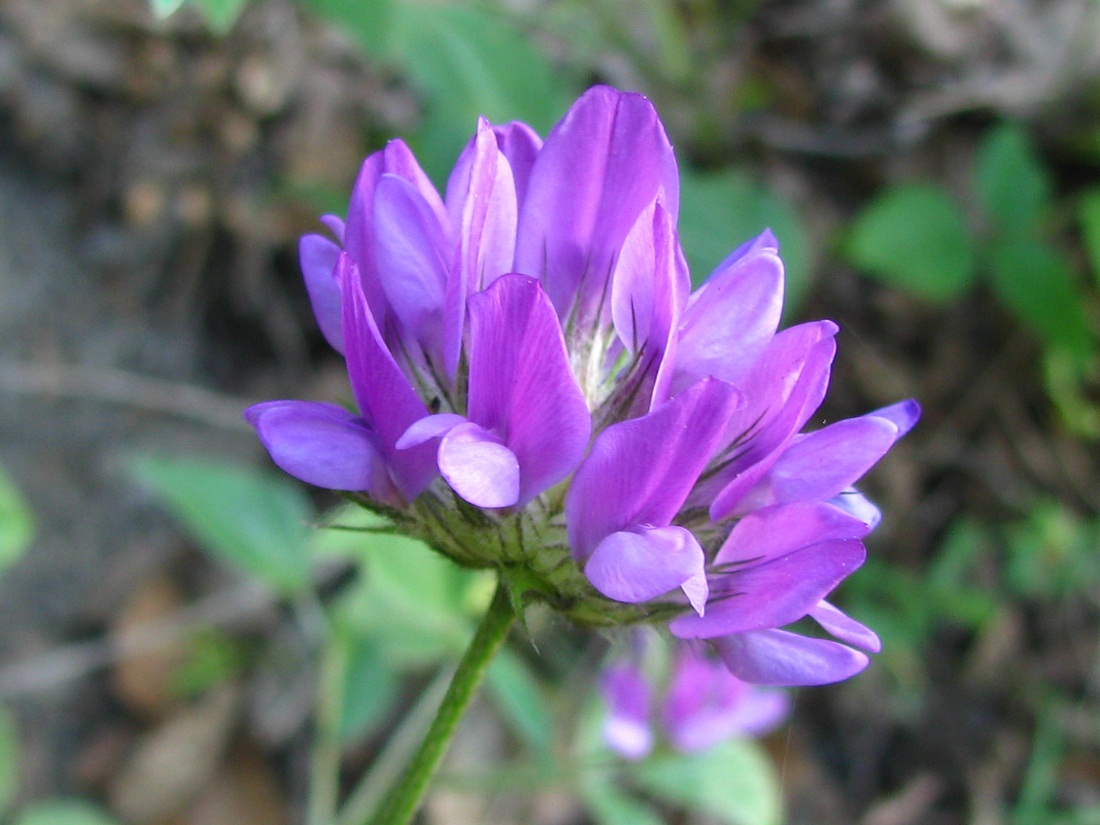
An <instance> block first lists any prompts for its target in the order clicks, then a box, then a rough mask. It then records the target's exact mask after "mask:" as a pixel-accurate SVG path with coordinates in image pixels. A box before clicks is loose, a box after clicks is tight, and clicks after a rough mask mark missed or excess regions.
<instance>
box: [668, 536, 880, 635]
mask: <svg viewBox="0 0 1100 825" xmlns="http://www.w3.org/2000/svg"><path fill="white" fill-rule="evenodd" d="M866 556H867V554H866V551H865V550H864V549H863V545H862V544H860V543H859V542H858V541H826V542H822V543H821V544H814V545H811V546H810V547H806V548H804V549H802V550H798V551H796V552H794V553H790V554H788V555H786V556H782V557H780V558H778V559H775V560H774V561H769V562H766V563H765V564H756V565H752V566H749V567H744V568H740V569H735V570H733V571H732V572H730V573H728V574H726V575H724V576H722V577H720V578H717V579H712V582H711V598H710V601H709V602H708V603H707V612H706V615H704V616H695V615H692V614H690V613H689V614H686V615H683V616H678V617H677V618H675V619H673V620H672V621H671V622H670V623H669V630H671V631H672V634H673V635H674V636H678V637H679V638H681V639H713V638H715V637H717V636H726V635H728V634H730V633H742V632H744V631H746V630H764V629H767V628H772V627H781V626H782V625H786V624H790V623H791V622H796V621H798V620H799V619H801V618H802V617H803V616H805V615H806V614H807V613H809V612H810V610H811V609H813V608H814V607H815V606H816V605H817V604H818V602H820V601H821V600H822V599H823V598H824V597H825V596H826V595H828V594H829V593H831V592H832V591H833V590H834V589H835V588H836V586H837V585H838V584H840V583H841V582H842V581H843V580H844V579H845V577H847V576H848V575H849V574H850V573H851V572H852V571H854V570H856V569H857V568H858V567H859V566H860V565H861V564H863V561H864V559H865V558H866Z"/></svg>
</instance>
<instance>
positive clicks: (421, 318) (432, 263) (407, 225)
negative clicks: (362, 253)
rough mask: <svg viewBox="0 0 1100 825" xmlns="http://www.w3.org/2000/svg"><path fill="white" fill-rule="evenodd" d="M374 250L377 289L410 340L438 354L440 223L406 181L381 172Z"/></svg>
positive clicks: (443, 253)
mask: <svg viewBox="0 0 1100 825" xmlns="http://www.w3.org/2000/svg"><path fill="white" fill-rule="evenodd" d="M374 229H375V232H376V233H377V234H376V237H375V254H376V255H377V262H378V268H379V272H380V273H384V277H382V278H381V284H382V291H383V292H384V293H385V295H386V300H387V301H388V302H389V306H390V308H391V310H392V311H393V313H394V315H396V316H397V318H398V319H399V320H400V321H401V324H402V325H403V327H404V329H405V330H408V331H409V333H410V334H411V335H412V337H413V339H414V340H417V341H419V342H420V343H421V345H422V346H423V347H424V348H425V349H426V350H427V351H429V352H436V353H439V354H440V355H441V354H442V345H443V342H442V340H441V333H442V324H443V299H444V295H445V291H446V286H447V270H448V266H449V261H448V256H449V251H448V249H447V246H446V238H445V237H444V234H443V227H441V226H440V224H439V221H438V219H437V217H436V216H435V214H434V213H433V212H432V209H431V207H430V206H429V205H428V203H427V201H425V200H424V198H423V197H422V196H421V195H420V193H419V192H418V191H417V190H416V187H414V186H413V185H412V184H411V183H409V182H408V181H407V180H405V179H403V178H399V177H397V176H396V175H391V174H385V175H382V176H381V177H380V178H379V180H378V183H377V186H376V187H375V193H374Z"/></svg>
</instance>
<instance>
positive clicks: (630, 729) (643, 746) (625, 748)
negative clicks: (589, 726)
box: [600, 662, 653, 759]
mask: <svg viewBox="0 0 1100 825" xmlns="http://www.w3.org/2000/svg"><path fill="white" fill-rule="evenodd" d="M600 693H601V694H602V695H603V699H604V702H605V703H606V704H607V716H606V717H605V719H604V724H603V736H604V741H606V742H607V744H608V746H609V747H610V748H611V749H612V750H614V751H616V752H617V753H619V754H620V755H621V756H624V757H626V758H627V759H641V758H642V757H643V756H645V755H646V754H648V753H649V752H650V750H652V749H653V731H652V730H651V728H650V725H649V714H650V702H651V698H650V688H649V680H648V679H646V677H645V674H644V673H642V671H641V669H640V668H638V667H637V666H636V665H634V664H631V663H627V662H619V663H616V664H614V665H611V666H610V667H608V668H607V669H606V670H605V671H604V672H603V674H602V676H601V677H600Z"/></svg>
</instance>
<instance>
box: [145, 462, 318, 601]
mask: <svg viewBox="0 0 1100 825" xmlns="http://www.w3.org/2000/svg"><path fill="white" fill-rule="evenodd" d="M129 470H130V473H131V475H132V476H133V477H134V478H135V479H136V480H137V481H139V482H141V483H142V484H143V485H145V486H146V487H148V488H149V490H151V491H152V492H153V493H155V494H156V495H157V497H158V498H160V499H161V501H163V503H164V504H165V506H166V507H167V508H168V510H169V511H170V512H171V513H172V514H173V515H174V516H175V517H176V518H177V519H179V521H180V523H181V524H182V525H183V526H184V527H185V528H186V529H187V531H188V532H189V533H190V535H191V537H192V538H193V539H194V540H195V541H196V542H197V543H198V544H199V545H200V546H201V547H202V548H203V549H204V550H206V551H207V552H208V553H210V554H211V555H212V556H214V557H216V558H218V559H219V560H221V561H223V562H226V563H227V564H230V565H232V566H234V567H236V568H238V569H240V570H241V571H243V572H245V573H249V574H250V575H253V576H255V577H256V578H257V579H259V580H260V581H262V582H264V583H266V584H268V585H270V586H272V587H274V588H275V589H276V590H278V591H280V592H282V593H285V594H293V593H300V592H304V591H307V590H308V589H309V588H310V587H311V586H312V579H311V576H310V561H309V555H308V554H307V552H306V539H307V538H308V535H309V532H310V526H309V525H310V522H311V521H312V520H313V511H312V507H311V505H310V503H309V500H308V499H307V498H306V495H305V493H303V492H302V490H301V488H300V487H298V486H297V485H296V484H295V483H294V482H291V481H289V480H287V479H284V478H281V477H278V476H272V475H269V474H266V473H258V472H256V471H252V470H245V469H243V468H240V467H236V466H233V465H227V464H225V463H221V462H214V461H204V460H199V459H181V458H172V459H169V458H160V457H153V456H144V457H140V458H136V459H134V460H132V461H131V462H130V464H129Z"/></svg>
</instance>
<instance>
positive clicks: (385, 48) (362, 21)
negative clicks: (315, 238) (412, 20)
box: [303, 0, 397, 205]
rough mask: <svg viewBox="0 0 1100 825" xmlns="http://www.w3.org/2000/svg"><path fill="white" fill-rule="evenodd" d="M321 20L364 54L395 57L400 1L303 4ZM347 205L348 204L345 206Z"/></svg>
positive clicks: (315, 1) (338, 0) (339, 0)
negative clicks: (396, 14) (350, 41)
mask: <svg viewBox="0 0 1100 825" xmlns="http://www.w3.org/2000/svg"><path fill="white" fill-rule="evenodd" d="M303 2H304V4H305V5H307V6H309V7H310V8H311V9H312V10H313V11H314V12H315V13H316V14H317V15H318V16H320V17H322V18H324V19H326V20H328V21H329V22H331V23H334V24H336V25H337V26H339V27H340V28H341V29H343V31H344V32H345V33H346V34H348V35H350V36H351V37H352V39H354V40H355V42H356V43H357V44H358V46H359V48H361V49H362V50H363V52H364V54H366V55H368V56H370V57H375V58H384V59H390V58H393V57H394V42H393V41H394V37H393V31H394V15H395V13H396V11H395V10H396V8H397V2H396V0H303ZM345 205H346V204H345Z"/></svg>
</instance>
